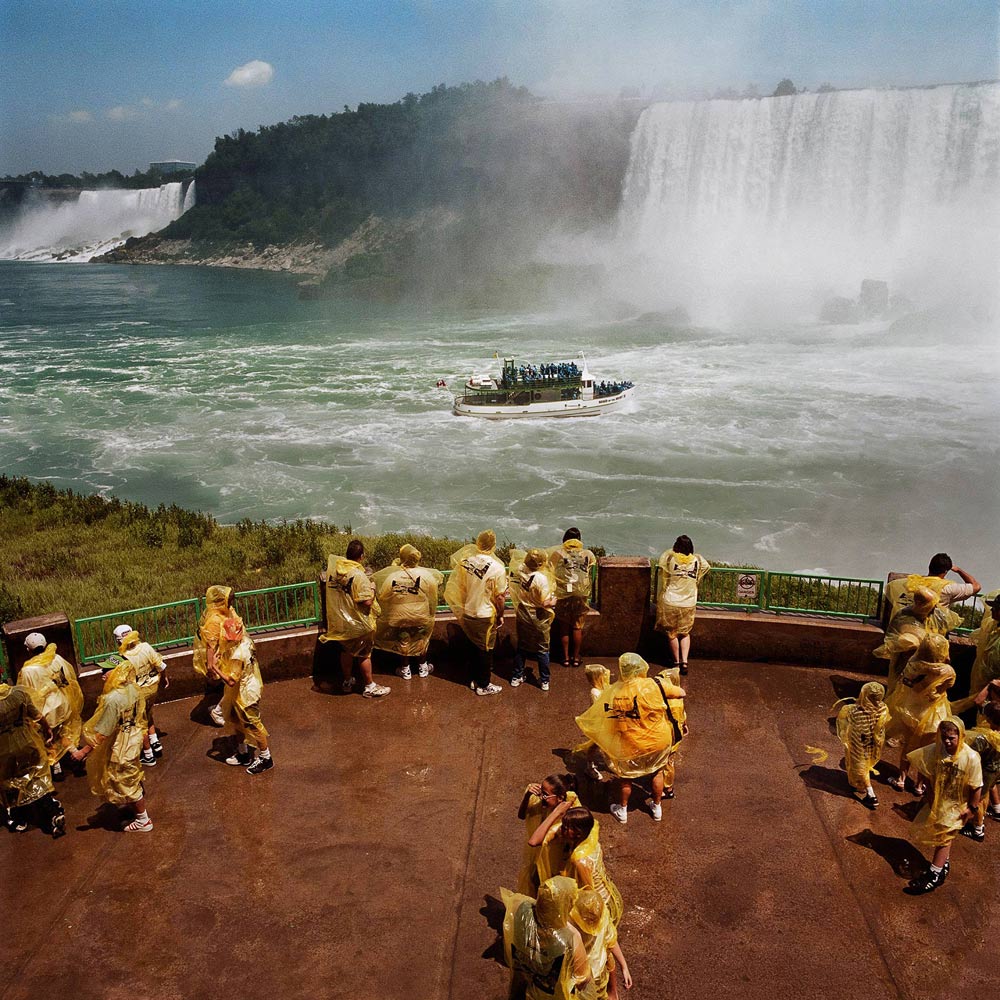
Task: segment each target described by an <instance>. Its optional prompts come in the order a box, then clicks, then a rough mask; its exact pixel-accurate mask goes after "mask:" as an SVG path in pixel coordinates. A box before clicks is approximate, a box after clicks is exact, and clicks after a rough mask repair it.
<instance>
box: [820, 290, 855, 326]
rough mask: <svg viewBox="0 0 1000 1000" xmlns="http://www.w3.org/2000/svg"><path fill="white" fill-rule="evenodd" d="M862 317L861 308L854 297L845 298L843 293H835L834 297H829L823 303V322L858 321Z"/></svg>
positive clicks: (821, 313) (821, 320)
mask: <svg viewBox="0 0 1000 1000" xmlns="http://www.w3.org/2000/svg"><path fill="white" fill-rule="evenodd" d="M860 319H861V310H860V309H859V308H858V304H857V303H856V302H855V301H854V299H848V298H844V296H842V295H835V296H834V297H833V298H832V299H827V300H826V302H824V303H823V309H822V311H821V312H820V314H819V321H820V322H821V323H837V324H843V323H857V322H858V321H859V320H860Z"/></svg>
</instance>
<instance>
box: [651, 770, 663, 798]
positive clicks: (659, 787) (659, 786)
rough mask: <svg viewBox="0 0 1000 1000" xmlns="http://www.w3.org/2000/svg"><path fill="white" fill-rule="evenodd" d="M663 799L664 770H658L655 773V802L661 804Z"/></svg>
mask: <svg viewBox="0 0 1000 1000" xmlns="http://www.w3.org/2000/svg"><path fill="white" fill-rule="evenodd" d="M662 800H663V772H662V771H657V772H656V774H654V775H653V802H654V804H655V805H659V804H660V802H661V801H662Z"/></svg>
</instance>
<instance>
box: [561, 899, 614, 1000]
mask: <svg viewBox="0 0 1000 1000" xmlns="http://www.w3.org/2000/svg"><path fill="white" fill-rule="evenodd" d="M570 920H572V922H573V924H574V925H575V926H576V929H577V930H578V931H579V932H580V936H581V937H582V938H583V946H584V948H586V949H587V960H588V962H589V963H590V978H591V979H593V980H594V989H595V993H596V995H597V1000H606V998H607V995H608V979H609V978H610V975H611V970H612V969H613V968H614V967H615V960H614V958H613V957H612V955H611V949H612V948H613V947H614V946H615V945H616V944H617V943H618V931H617V929H616V928H615V925H614V924H613V923H612V921H611V914H610V913H609V912H608V908H607V907H606V906H605V905H604V900H603V899H601V895H600V893H599V892H595V891H594V890H593V889H581V890H580V891H579V892H578V893H577V894H576V903H575V904H574V906H573V912H572V913H571V914H570Z"/></svg>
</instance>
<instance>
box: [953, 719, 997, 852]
mask: <svg viewBox="0 0 1000 1000" xmlns="http://www.w3.org/2000/svg"><path fill="white" fill-rule="evenodd" d="M965 745H966V746H968V747H971V748H972V749H973V750H975V751H976V753H977V754H979V761H980V763H981V765H982V768H983V793H982V795H981V796H980V798H979V807H978V808H977V810H976V816H975V819H974V820H973V821H970V822H969V823H968V824H967V825H966V826H964V827H963V828H962V833H963V835H964V836H966V837H969V838H971V839H972V840H975V841H978V842H980V843H981V842H982V841H984V840H985V839H986V824H985V823H984V820H985V818H986V817H987V816H989V817H990V819H995V820H1000V704H997V703H996V702H987V703H986V705H984V706H983V722H982V723H981V724H977V726H976V728H975V729H970V730H968V731H967V732H966V734H965Z"/></svg>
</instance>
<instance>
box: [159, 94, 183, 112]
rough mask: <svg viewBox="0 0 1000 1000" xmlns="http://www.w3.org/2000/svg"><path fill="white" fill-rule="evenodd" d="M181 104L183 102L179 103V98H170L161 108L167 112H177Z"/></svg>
mask: <svg viewBox="0 0 1000 1000" xmlns="http://www.w3.org/2000/svg"><path fill="white" fill-rule="evenodd" d="M182 103H183V101H181V99H180V98H179V97H171V98H170V100H169V101H167V103H166V104H164V105H163V106H164V107H165V108H166V109H167V111H177V110H179V109H180V106H181V104H182Z"/></svg>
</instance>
